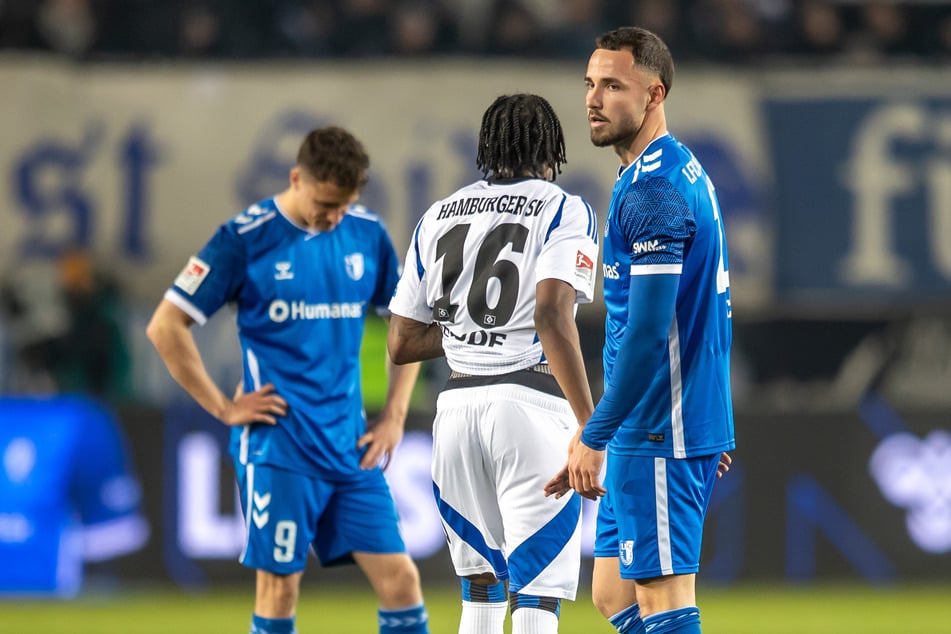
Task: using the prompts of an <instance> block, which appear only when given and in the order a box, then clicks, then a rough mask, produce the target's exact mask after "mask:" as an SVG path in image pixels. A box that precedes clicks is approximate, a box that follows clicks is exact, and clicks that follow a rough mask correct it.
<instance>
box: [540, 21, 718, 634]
mask: <svg viewBox="0 0 951 634" xmlns="http://www.w3.org/2000/svg"><path fill="white" fill-rule="evenodd" d="M673 70H674V66H673V60H672V59H671V56H670V52H669V51H668V49H667V46H666V45H665V44H664V42H663V41H662V40H661V39H660V38H658V37H657V36H656V35H655V34H653V33H651V32H650V31H647V30H644V29H640V28H636V27H623V28H620V29H617V30H615V31H612V32H609V33H606V34H604V35H602V36H601V37H599V38H598V39H597V41H596V49H595V51H594V53H593V54H592V55H591V58H590V60H589V62H588V69H587V74H586V75H585V84H586V85H587V97H586V99H585V106H586V108H587V113H588V122H589V124H590V128H591V141H592V142H593V143H594V144H595V145H596V146H598V147H612V148H614V151H615V152H616V153H617V155H618V157H619V158H620V160H621V167H620V169H619V170H618V179H617V183H616V184H615V186H614V192H613V194H612V197H611V206H610V208H609V211H608V217H607V222H606V228H605V239H604V253H603V270H604V301H605V305H606V308H607V319H606V333H605V346H604V376H605V390H604V396H603V397H602V398H601V400H600V401H599V402H598V405H597V407H596V408H595V411H594V414H593V415H592V416H591V419H590V420H588V421H587V423H586V424H585V425H584V426H583V429H582V431H581V433H580V442H578V441H576V442H574V443H573V444H572V449H571V457H570V460H569V463H568V479H569V483H570V485H571V486H572V487H573V488H574V489H575V490H576V491H577V492H579V493H582V494H583V495H601V494H603V493H605V490H606V495H605V497H604V498H603V499H602V501H601V504H600V505H599V510H598V529H597V538H596V542H595V564H594V579H593V583H592V594H593V599H594V602H595V605H596V606H597V607H598V609H599V610H600V611H601V613H602V614H604V615H605V616H606V617H608V619H609V620H610V621H611V623H612V624H613V625H614V626H615V627H616V628H617V629H618V631H620V632H645V631H647V632H651V634H661V633H664V634H669V633H673V632H676V633H678V634H696V633H699V632H700V612H699V609H698V608H697V606H696V598H695V587H694V586H695V577H696V573H697V571H698V569H699V563H700V540H701V535H702V531H703V520H704V516H705V515H706V511H707V506H708V504H709V501H710V495H711V492H712V489H713V484H714V482H715V481H716V478H717V475H718V474H720V473H722V472H723V471H725V470H726V469H727V468H728V465H729V461H730V458H729V456H728V455H726V454H723V455H722V456H721V452H725V451H727V450H730V449H733V447H734V436H733V407H732V400H731V396H730V345H731V309H730V282H729V276H728V273H727V270H728V266H727V249H726V242H725V240H724V238H725V234H724V231H723V222H722V218H721V215H720V210H719V206H718V204H717V197H716V192H715V190H714V187H713V183H712V182H711V181H710V178H709V176H707V174H706V172H704V170H703V167H701V165H700V163H699V162H698V161H697V159H696V158H695V157H694V156H693V154H691V152H690V150H688V149H687V148H686V147H685V146H684V145H683V144H681V143H680V142H678V141H677V139H675V138H674V137H673V136H671V135H670V133H668V131H667V122H666V117H665V114H664V100H665V99H666V97H667V95H668V93H669V92H670V85H671V80H672V79H673ZM605 449H607V453H608V454H609V456H610V457H609V458H608V460H607V470H606V474H605V484H604V487H602V486H601V485H600V483H599V477H600V476H599V473H600V471H601V466H602V464H603V463H604V459H605ZM562 483H563V480H562ZM556 484H557V483H553V484H552V485H550V487H549V491H554V490H555V489H556V488H557V487H556Z"/></svg>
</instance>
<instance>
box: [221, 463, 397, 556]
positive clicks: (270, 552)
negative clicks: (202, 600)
mask: <svg viewBox="0 0 951 634" xmlns="http://www.w3.org/2000/svg"><path fill="white" fill-rule="evenodd" d="M235 470H236V473H237V476H238V486H239V488H240V490H241V498H242V499H241V505H242V510H243V511H244V518H245V526H246V527H247V541H246V543H245V547H244V551H243V552H242V553H241V557H240V558H239V561H240V562H241V563H242V564H244V565H245V566H248V567H249V568H254V569H257V570H266V571H268V572H273V573H275V574H280V575H286V574H291V573H294V572H300V571H302V570H303V569H304V567H305V565H306V564H307V553H308V549H309V547H310V546H311V545H313V547H314V552H315V553H316V554H317V558H318V559H319V561H320V563H321V565H323V566H333V565H337V564H345V563H353V556H352V553H353V552H365V553H374V554H386V553H404V552H406V546H405V544H404V543H403V538H402V537H401V536H400V532H399V523H398V518H397V515H396V505H395V504H394V502H393V497H392V496H391V495H390V489H389V487H388V486H387V484H386V480H385V479H384V477H383V472H382V471H381V470H380V469H378V468H377V469H373V470H371V471H365V472H363V473H360V474H358V475H357V476H355V477H352V478H350V479H349V480H345V481H328V480H323V479H320V478H316V477H312V476H308V475H304V474H300V473H294V472H291V471H284V470H283V469H277V468H274V467H271V466H268V465H254V464H247V465H243V464H240V463H237V462H236V463H235Z"/></svg>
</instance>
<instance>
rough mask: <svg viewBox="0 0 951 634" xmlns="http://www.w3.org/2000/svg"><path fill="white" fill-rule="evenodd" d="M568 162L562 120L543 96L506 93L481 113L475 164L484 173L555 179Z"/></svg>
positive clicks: (505, 176) (504, 176)
mask: <svg viewBox="0 0 951 634" xmlns="http://www.w3.org/2000/svg"><path fill="white" fill-rule="evenodd" d="M566 162H567V160H566V159H565V137H564V133H563V132H562V130H561V123H560V122H559V121H558V116H557V115H556V114H555V111H554V110H553V109H552V107H551V104H549V103H548V102H547V101H546V100H545V99H544V98H543V97H539V96H538V95H529V94H517V95H503V96H501V97H499V98H498V99H496V100H495V102H493V104H492V105H491V106H489V108H488V110H486V111H485V114H484V115H482V128H481V129H480V130H479V153H478V155H477V157H476V166H477V167H478V168H479V169H480V170H482V176H483V177H488V175H489V174H490V173H491V174H492V175H493V177H495V178H518V177H520V176H533V177H541V178H550V180H555V177H556V176H557V175H558V174H559V173H561V166H562V165H564V164H565V163H566ZM549 170H550V171H549Z"/></svg>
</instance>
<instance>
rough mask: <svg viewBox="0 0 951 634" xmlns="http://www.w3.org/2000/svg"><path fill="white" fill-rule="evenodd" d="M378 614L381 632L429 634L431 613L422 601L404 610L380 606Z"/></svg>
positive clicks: (384, 633)
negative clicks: (386, 608) (387, 608)
mask: <svg viewBox="0 0 951 634" xmlns="http://www.w3.org/2000/svg"><path fill="white" fill-rule="evenodd" d="M377 614H378V616H379V621H380V634H429V615H428V614H426V606H425V605H423V604H422V603H420V604H419V605H414V606H413V607H410V608H403V609H402V610H384V609H383V608H380V609H379V611H378V612H377Z"/></svg>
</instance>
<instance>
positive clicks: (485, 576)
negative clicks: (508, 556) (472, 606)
mask: <svg viewBox="0 0 951 634" xmlns="http://www.w3.org/2000/svg"><path fill="white" fill-rule="evenodd" d="M463 579H465V580H466V581H470V582H472V583H474V584H476V585H480V586H491V585H495V584H496V583H498V581H499V580H498V579H496V577H495V575H494V574H492V573H491V572H483V573H479V574H476V575H466V576H464V577H463Z"/></svg>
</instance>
